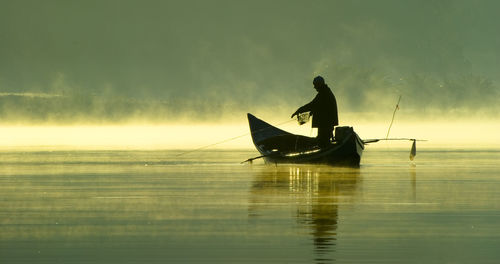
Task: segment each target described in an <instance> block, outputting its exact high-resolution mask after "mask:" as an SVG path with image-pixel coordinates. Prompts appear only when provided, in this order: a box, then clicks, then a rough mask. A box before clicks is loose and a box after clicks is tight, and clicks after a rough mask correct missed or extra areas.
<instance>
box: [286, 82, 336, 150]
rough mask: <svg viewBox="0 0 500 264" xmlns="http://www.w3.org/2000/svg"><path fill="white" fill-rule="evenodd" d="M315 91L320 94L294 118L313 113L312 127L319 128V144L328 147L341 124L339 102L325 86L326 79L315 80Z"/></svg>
mask: <svg viewBox="0 0 500 264" xmlns="http://www.w3.org/2000/svg"><path fill="white" fill-rule="evenodd" d="M313 85H314V89H316V91H317V92H318V94H316V97H314V99H313V100H312V101H311V102H310V103H308V104H306V105H304V106H302V107H300V108H299V109H297V111H295V113H293V114H292V118H293V117H294V116H295V115H298V114H300V113H303V112H308V111H310V112H311V115H312V116H313V120H312V127H316V128H318V136H317V139H318V143H319V146H320V147H327V146H328V145H329V144H330V138H332V137H333V128H334V127H335V126H337V125H338V124H339V117H338V113H337V100H336V99H335V95H333V93H332V90H330V87H328V85H326V84H325V79H323V77H321V76H317V77H316V78H314V80H313Z"/></svg>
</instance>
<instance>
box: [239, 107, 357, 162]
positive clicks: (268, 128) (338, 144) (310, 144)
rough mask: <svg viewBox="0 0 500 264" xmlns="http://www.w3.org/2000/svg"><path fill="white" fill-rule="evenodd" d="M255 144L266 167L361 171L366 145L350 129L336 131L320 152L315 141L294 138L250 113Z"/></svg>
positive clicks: (300, 136)
mask: <svg viewBox="0 0 500 264" xmlns="http://www.w3.org/2000/svg"><path fill="white" fill-rule="evenodd" d="M247 116H248V123H249V125H250V133H251V135H252V141H253V143H254V145H255V147H256V148H257V150H258V151H259V152H260V154H261V156H258V157H255V158H252V159H248V160H246V161H250V162H251V161H253V160H255V159H258V158H263V159H264V160H265V162H266V163H275V164H278V163H292V164H327V165H332V166H348V167H358V166H359V163H360V161H361V155H362V154H363V150H364V148H365V146H364V145H365V142H363V140H361V139H360V137H359V136H358V134H356V132H354V129H353V128H352V127H349V126H338V127H336V128H335V137H334V140H333V141H332V142H330V145H329V146H327V147H323V148H320V147H319V146H318V142H317V140H316V138H313V137H306V136H302V135H296V134H292V133H290V132H287V131H284V130H281V129H279V128H277V127H274V126H272V125H271V124H269V123H267V122H264V121H263V120H261V119H259V118H257V117H255V116H254V115H252V114H250V113H248V114H247Z"/></svg>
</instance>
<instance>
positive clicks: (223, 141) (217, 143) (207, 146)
mask: <svg viewBox="0 0 500 264" xmlns="http://www.w3.org/2000/svg"><path fill="white" fill-rule="evenodd" d="M292 121H295V119H291V120H287V121H285V122H282V123H279V124H277V125H276V126H281V125H284V124H286V123H289V122H292ZM269 128H271V127H265V128H261V129H259V130H256V131H254V132H253V133H256V132H260V131H263V130H266V129H269ZM250 134H252V132H249V133H245V134H243V135H239V136H236V137H232V138H228V139H224V140H221V141H218V142H215V143H212V144H209V145H205V146H202V147H199V148H196V149H193V150H188V151H185V152H182V153H179V154H177V155H176V157H179V156H183V155H185V154H189V153H193V152H196V151H200V150H202V149H206V148H209V147H213V146H217V145H220V144H222V143H226V142H229V141H233V140H236V139H238V138H242V137H245V136H248V135H250Z"/></svg>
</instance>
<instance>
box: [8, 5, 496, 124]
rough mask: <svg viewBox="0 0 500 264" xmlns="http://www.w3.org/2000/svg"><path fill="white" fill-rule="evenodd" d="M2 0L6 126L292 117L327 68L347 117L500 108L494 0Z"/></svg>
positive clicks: (428, 115) (444, 115)
mask: <svg viewBox="0 0 500 264" xmlns="http://www.w3.org/2000/svg"><path fill="white" fill-rule="evenodd" d="M2 3H3V4H2V9H1V10H0V39H1V41H0V57H1V58H2V60H1V61H0V119H1V120H0V121H1V122H2V123H4V124H47V123H49V124H81V123H91V124H109V123H111V124H121V123H130V122H147V123H172V122H188V121H189V122H206V121H207V120H209V121H228V122H233V121H240V119H244V114H245V113H246V112H252V113H256V114H260V115H264V116H267V117H270V118H276V119H278V120H281V119H284V118H286V117H288V116H289V115H290V114H291V112H293V111H294V110H295V109H296V107H298V106H300V105H302V104H304V103H306V102H307V101H309V100H310V99H312V98H313V97H314V94H315V92H314V90H313V89H312V84H311V81H312V78H313V77H314V76H315V75H318V74H321V75H323V76H324V77H325V79H326V81H327V83H328V84H329V85H330V87H331V88H332V90H333V92H334V93H335V95H336V97H337V101H338V105H339V111H340V119H341V123H342V122H343V121H342V117H343V116H345V115H346V114H347V116H349V115H351V116H355V117H356V118H358V119H363V118H365V119H376V120H378V121H384V122H386V120H387V119H388V117H387V113H389V115H390V113H391V111H392V109H393V107H394V105H395V102H396V101H397V98H398V96H399V95H402V96H403V101H402V104H401V106H402V111H401V112H403V111H404V114H406V115H408V116H411V117H413V118H415V119H417V120H430V119H436V118H438V119H445V120H446V119H449V118H455V119H461V118H464V117H470V118H476V117H487V118H489V119H493V120H498V117H499V116H498V113H499V111H498V110H499V109H498V106H497V105H498V104H497V102H498V101H499V99H500V89H499V86H498V81H499V80H498V76H500V75H499V67H498V63H497V62H498V61H499V59H500V58H499V56H500V55H499V52H498V48H497V47H498V46H499V44H500V37H499V36H498V34H496V32H497V31H496V25H498V24H499V22H500V21H498V20H499V18H498V16H497V14H496V12H495V11H494V10H498V7H499V5H500V4H499V3H498V2H496V1H480V2H477V3H476V2H471V1H389V0H385V1H368V2H367V1H315V2H313V3H307V2H303V1H272V3H269V2H267V1H251V2H248V1H208V2H207V1H168V2H164V1H148V2H145V3H142V2H141V3H139V2H137V1H114V0H109V1H84V2H67V1H22V2H19V1H10V0H7V1H3V2H2ZM276 116H278V117H276ZM280 117H283V118H280ZM344 120H345V119H344Z"/></svg>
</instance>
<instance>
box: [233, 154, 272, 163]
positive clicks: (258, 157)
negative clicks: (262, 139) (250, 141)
mask: <svg viewBox="0 0 500 264" xmlns="http://www.w3.org/2000/svg"><path fill="white" fill-rule="evenodd" d="M267 156H269V154H268V155H262V156H257V157H254V158H249V159H247V160H245V161H242V162H241V163H240V164H243V163H245V162H250V163H252V161H254V160H256V159H260V158H264V157H267Z"/></svg>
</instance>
